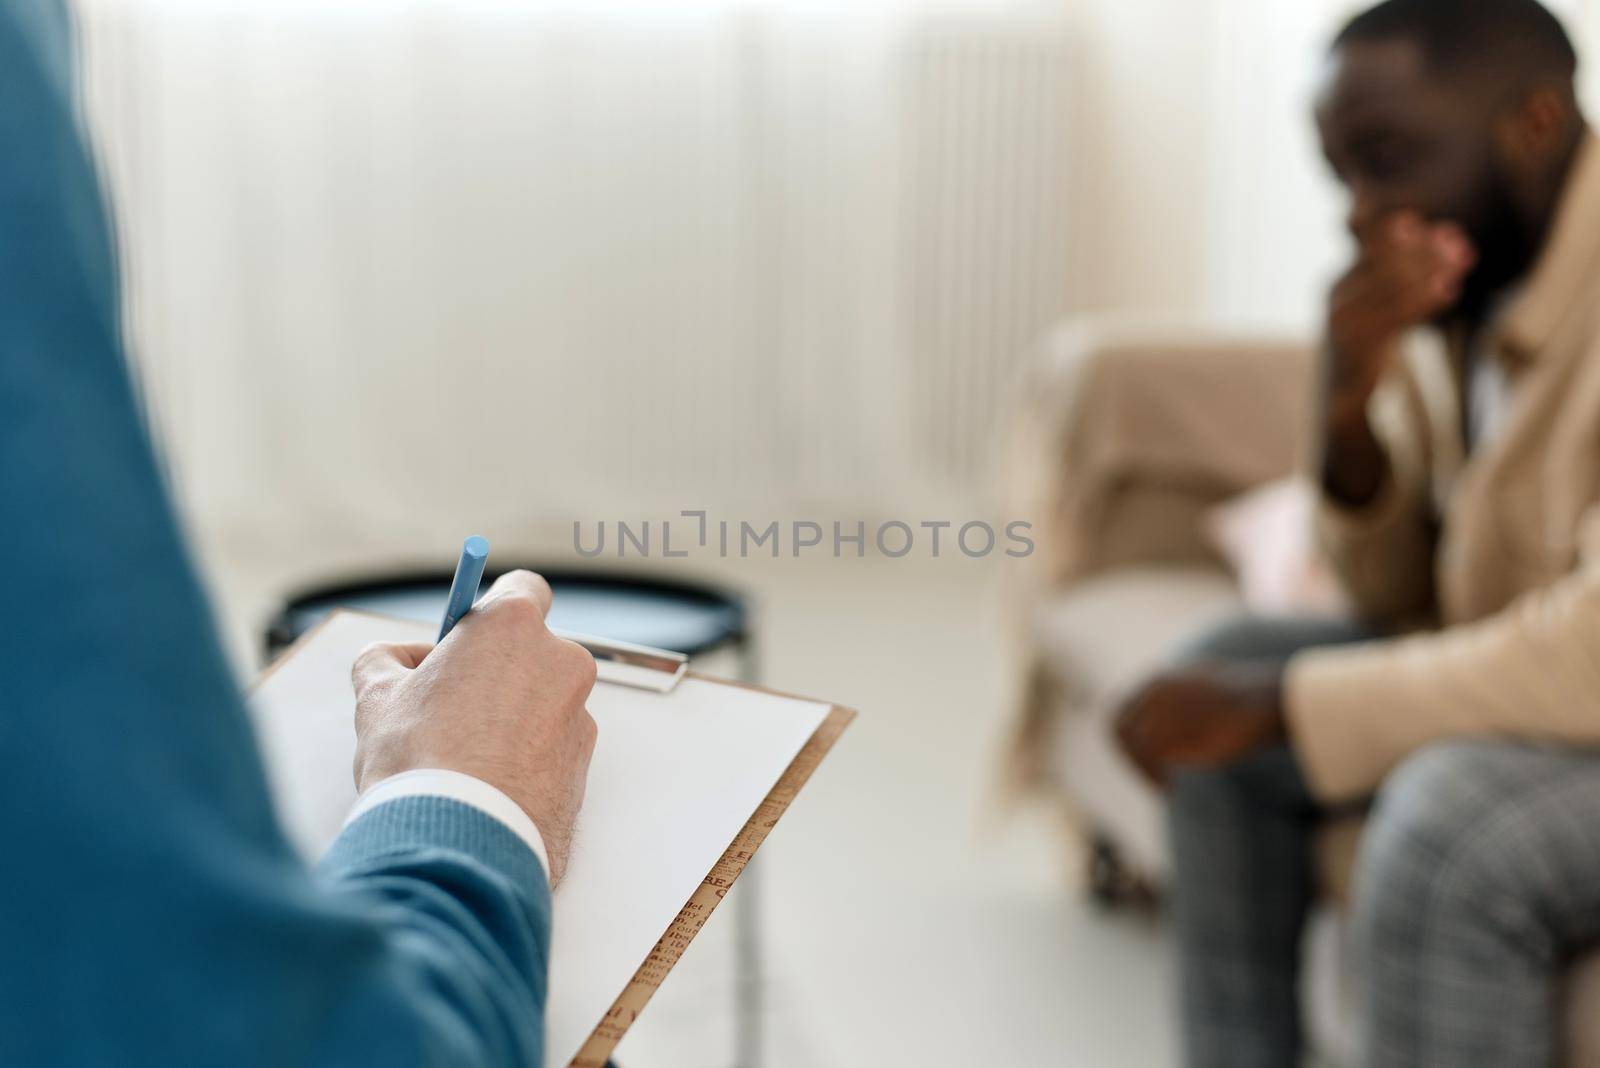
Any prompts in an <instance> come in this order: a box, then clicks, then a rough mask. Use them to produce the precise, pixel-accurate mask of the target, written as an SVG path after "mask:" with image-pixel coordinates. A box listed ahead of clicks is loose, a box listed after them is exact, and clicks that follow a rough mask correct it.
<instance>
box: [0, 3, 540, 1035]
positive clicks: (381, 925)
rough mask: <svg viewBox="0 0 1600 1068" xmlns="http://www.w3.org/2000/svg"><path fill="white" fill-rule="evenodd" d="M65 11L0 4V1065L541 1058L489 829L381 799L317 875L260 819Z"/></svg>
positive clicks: (252, 754)
mask: <svg viewBox="0 0 1600 1068" xmlns="http://www.w3.org/2000/svg"><path fill="white" fill-rule="evenodd" d="M70 32H71V26H70V23H69V22H68V20H67V17H66V15H65V13H64V10H63V8H62V6H61V4H60V3H59V2H57V0H0V149H3V150H0V591H3V596H0V604H3V605H4V606H5V609H6V626H5V630H4V634H3V635H0V757H3V761H4V768H5V774H3V775H0V838H3V840H4V842H5V848H6V854H5V857H6V859H5V862H4V877H3V878H0V947H4V948H3V950H0V1005H4V1006H5V1014H4V1015H5V1023H4V1026H0V1064H8V1065H9V1064H18V1065H21V1064H58V1065H68V1066H72V1065H90V1064H93V1065H100V1064H118V1065H176V1064H185V1065H187V1064H195V1065H210V1064H218V1065H221V1064H226V1065H238V1066H249V1065H274V1066H276V1065H289V1064H293V1065H322V1064H327V1065H362V1064H383V1065H410V1064H417V1065H423V1064H438V1065H446V1064H448V1065H469V1064H470V1065H496V1064H517V1065H526V1064H538V1063H539V1061H540V1032H541V1019H542V1011H543V1003H544V994H545V979H544V976H545V957H546V947H547V945H548V941H549V894H548V889H547V887H546V884H545V880H544V876H543V873H542V871H541V870H540V868H539V865H538V861H537V859H536V858H535V857H534V856H533V854H532V853H531V851H529V850H528V849H527V847H526V846H525V845H523V844H522V843H521V842H520V841H519V840H517V839H516V838H515V836H514V835H512V833H511V832H510V831H509V830H507V829H505V828H504V827H502V826H500V825H499V824H498V823H496V822H494V821H493V820H492V819H490V818H489V817H487V816H485V815H483V814H481V813H478V812H476V811H475V810H472V809H469V808H466V807H465V806H460V805H458V804H454V803H451V802H445V801H442V800H439V799H405V800H400V801H395V802H393V803H391V804H388V805H383V806H380V807H379V808H377V809H374V810H373V811H372V812H370V813H368V814H366V815H365V816H364V817H363V818H362V819H361V820H360V821H358V822H357V823H356V824H354V825H353V826H352V827H350V828H349V829H348V830H347V832H346V833H345V835H344V836H343V837H342V838H341V839H340V840H339V843H338V845H337V846H336V848H335V850H334V852H333V854H332V855H331V856H330V857H329V859H328V863H327V865H326V866H325V867H324V869H323V870H322V871H320V872H311V871H308V870H306V869H305V867H304V866H303V865H301V864H300V863H298V862H297V860H296V859H295V858H294V856H293V855H292V852H291V850H290V849H289V848H288V846H287V844H286V841H285V839H284V836H283V834H282V833H281V831H280V829H279V827H278V824H277V821H276V819H275V817H274V813H273V811H272V806H271V801H270V798H269V796H268V792H267V786H266V780H265V775H264V773H263V769H262V766H261V761H260V757H259V755H258V752H257V750H256V747H255V743H254V739H253V735H252V732H251V728H250V724H249V721H248V719H247V717H246V714H245V710H244V708H243V705H242V702H241V700H240V697H239V694H238V691H237V687H236V684H235V680H234V679H233V677H232V675H231V672H230V670H229V668H228V665H227V663H226V660H225V657H224V656H223V654H222V651H221V649H220V647H219V644H218V642H217V639H216V637H215V632H214V628H213V625H212V620H211V617H210V614H209V610H208V607H207V604H206V600H205V597H204V595H203V593H202V591H201V588H200V585H199V583H198V581H197V579H196V576H195V574H194V572H193V570H192V569H191V567H190V565H189V563H188V558H187V555H186V553H185V550H184V546H183V543H182V540H181V537H180V534H179V530H178V527H177V524H176V522H175V520H174V518H173V514H172V510H171V508H170V506H169V505H168V503H167V500H166V497H165V494H164V488H163V485H162V482H161V479H160V477H159V475H158V471H157V466H156V462H155V459H154V456H153V454H152V451H151V448H150V445H149V442H148V440H147V436H146V433H145V428H144V426H143V424H142V421H141V419H140V416H139V414H138V408H137V406H136V404H135V400H134V396H133V390H132V388H131V385H130V380H129V375H128V371H127V368H126V366H125V362H124V358H123V351H122V342H121V338H120V335H119V330H118V326H117V324H118V321H119V315H118V310H117V302H116V269H115V259H114V256H113V248H114V243H113V241H112V239H111V235H110V232H109V229H108V223H107V216H106V213H105V212H104V211H103V210H102V205H101V199H100V189H99V185H98V182H97V180H96V175H95V171H94V169H93V166H92V163H91V159H90V157H89V154H88V153H87V151H86V149H85V147H84V143H83V139H82V137H81V136H80V134H79V130H78V125H77V123H78V119H77V115H76V109H75V105H74V102H73V94H72V92H71V50H70V47H69V46H70ZM154 355H155V356H156V358H158V359H159V353H157V354H154Z"/></svg>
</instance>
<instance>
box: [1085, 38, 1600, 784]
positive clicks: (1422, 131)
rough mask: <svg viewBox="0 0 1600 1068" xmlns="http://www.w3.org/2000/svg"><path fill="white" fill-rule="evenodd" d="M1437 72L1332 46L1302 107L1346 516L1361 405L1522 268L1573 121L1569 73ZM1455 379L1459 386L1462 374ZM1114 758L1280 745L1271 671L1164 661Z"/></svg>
mask: <svg viewBox="0 0 1600 1068" xmlns="http://www.w3.org/2000/svg"><path fill="white" fill-rule="evenodd" d="M1502 73H1503V76H1500V77H1494V76H1485V75H1484V72H1483V71H1482V69H1481V68H1480V69H1479V70H1478V71H1477V72H1476V74H1475V75H1471V76H1469V75H1464V74H1451V73H1449V72H1442V71H1438V70H1433V69H1430V67H1429V64H1428V62H1427V59H1426V57H1425V55H1424V54H1423V52H1422V50H1421V48H1420V47H1419V46H1418V45H1416V44H1414V43H1413V42H1411V41H1408V40H1404V39H1392V40H1371V41H1366V40H1358V41H1350V42H1347V43H1345V44H1344V45H1341V46H1340V47H1338V48H1337V49H1336V50H1335V51H1334V52H1333V53H1332V54H1331V55H1330V57H1329V64H1328V68H1327V71H1326V75H1325V78H1324V82H1323V88H1322V91H1321V93H1320V94H1319V96H1318V100H1317V106H1316V121H1317V130H1318V133H1319V135H1320V137H1321V140H1322V147H1323V153H1324V154H1325V155H1326V157H1327V159H1328V163H1329V164H1330V166H1331V167H1332V168H1333V171H1334V173H1335V175H1336V176H1337V177H1338V179H1339V181H1340V182H1341V184H1343V185H1344V187H1345V189H1346V190H1347V192H1348V193H1349V196H1350V210H1349V216H1348V224H1349V229H1350V233H1351V234H1352V236H1353V237H1354V238H1355V241H1356V245H1357V253H1356V258H1355V263H1354V264H1353V265H1352V266H1351V267H1350V268H1349V269H1348V270H1347V271H1346V272H1345V273H1344V275H1343V276H1342V277H1341V278H1340V279H1339V280H1338V282H1336V283H1335V284H1334V286H1333V289H1332V292H1331V293H1330V294H1329V297H1328V310H1327V324H1326V357H1325V360H1324V381H1323V390H1322V397H1321V405H1320V413H1319V418H1320V420H1321V427H1322V430H1323V433H1322V438H1321V440H1322V441H1323V442H1324V443H1325V444H1324V454H1323V457H1322V464H1321V472H1320V473H1321V478H1322V482H1323V486H1324V489H1325V490H1326V492H1327V493H1328V495H1329V496H1330V497H1332V498H1333V499H1334V500H1335V501H1337V502H1339V503H1341V504H1343V505H1344V506H1346V507H1348V508H1351V509H1355V510H1359V509H1361V508H1362V507H1364V506H1367V505H1370V504H1372V503H1373V502H1374V501H1375V500H1376V499H1377V498H1378V497H1379V495H1380V494H1381V493H1382V491H1383V489H1384V486H1385V483H1386V482H1387V480H1388V478H1389V470H1388V461H1387V459H1386V457H1385V454H1384V452H1383V449H1382V447H1381V446H1380V445H1379V443H1378V439H1377V437H1376V436H1375V434H1374V433H1373V429H1372V426H1371V424H1370V423H1369V422H1368V418H1367V407H1368V404H1367V402H1368V400H1369V399H1370V398H1371V396H1372V393H1373V391H1374V389H1375V388H1376V387H1377V385H1378V383H1379V381H1380V379H1381V378H1382V377H1383V375H1384V373H1385V371H1386V370H1387V368H1388V363H1389V361H1390V360H1391V359H1392V358H1393V354H1394V353H1395V351H1396V342H1397V341H1398V340H1399V338H1400V337H1401V335H1403V334H1404V333H1405V332H1406V331H1407V330H1409V329H1411V328H1413V327H1416V326H1420V325H1424V324H1428V323H1433V324H1435V325H1438V326H1441V327H1443V328H1446V329H1449V330H1458V331H1465V332H1466V334H1467V336H1471V335H1473V334H1474V333H1476V332H1477V331H1479V330H1481V328H1482V327H1483V326H1484V323H1485V319H1486V317H1487V315H1488V313H1489V311H1490V310H1491V309H1492V307H1493V305H1494V303H1495V300H1496V298H1497V297H1499V296H1500V295H1501V294H1502V293H1504V292H1505V290H1506V289H1507V288H1508V287H1509V286H1511V285H1512V284H1514V283H1515V282H1516V281H1517V280H1519V279H1520V278H1521V277H1522V276H1523V275H1524V274H1526V273H1527V271H1528V270H1529V268H1530V267H1531V266H1532V264H1533V261H1534V258H1535V256H1536V255H1537V254H1538V251H1539V249H1540V247H1541V246H1542V244H1543V242H1544V239H1545V236H1546V234H1547V232H1548V231H1549V228H1550V224H1551V221H1552V218H1553V216H1554V214H1555V209H1556V202H1557V199H1558V197H1559V195H1560V192H1561V187H1562V184H1563V182H1564V180H1565V178H1566V175H1567V173H1568V171H1569V170H1570V168H1571V165H1572V162H1573V159H1574V157H1575V156H1576V154H1577V150H1578V146H1579V145H1580V144H1581V142H1582V138H1583V133H1584V125H1583V120H1582V118H1581V116H1580V114H1579V111H1578V108H1577V104H1576V102H1575V100H1574V99H1573V93H1572V86H1571V80H1570V78H1566V77H1557V76H1554V75H1552V76H1551V77H1550V78H1549V79H1541V78H1533V79H1529V78H1527V77H1516V76H1513V75H1512V74H1510V73H1509V72H1502ZM1462 380H1463V381H1465V375H1463V376H1462ZM1117 734H1118V737H1119V739H1120V741H1121V743H1122V746H1123V749H1124V750H1125V751H1126V752H1127V754H1128V755H1129V757H1130V758H1131V759H1132V760H1133V761H1134V763H1135V764H1136V765H1138V767H1139V768H1140V769H1141V770H1142V771H1143V772H1144V773H1145V774H1146V775H1147V776H1148V777H1149V778H1150V779H1151V780H1152V781H1154V782H1155V783H1157V784H1158V785H1162V784H1165V782H1166V780H1167V778H1168V776H1169V775H1170V774H1171V773H1172V772H1173V771H1175V770H1177V769H1180V768H1183V767H1210V766H1217V765H1220V764H1225V763H1228V762H1230V761H1232V760H1235V759H1237V758H1239V757H1241V756H1244V755H1246V754H1248V753H1250V752H1252V751H1254V750H1256V749H1259V748H1262V747H1265V746H1269V745H1274V744H1281V743H1283V742H1285V741H1286V740H1287V726H1286V722H1285V716H1284V708H1283V668H1282V665H1281V664H1264V663H1260V662H1244V661H1234V662H1230V661H1205V662H1199V663H1192V664H1184V665H1181V666H1177V667H1174V668H1171V669H1169V670H1167V671H1165V672H1163V673H1161V674H1159V675H1157V676H1156V677H1155V678H1153V679H1152V680H1150V681H1149V682H1147V683H1146V684H1145V685H1144V686H1143V687H1142V688H1141V689H1140V690H1139V691H1137V692H1136V693H1135V694H1133V695H1132V697H1130V698H1129V699H1128V701H1127V702H1126V703H1125V704H1124V705H1123V708H1122V711H1121V712H1120V714H1119V716H1118V720H1117Z"/></svg>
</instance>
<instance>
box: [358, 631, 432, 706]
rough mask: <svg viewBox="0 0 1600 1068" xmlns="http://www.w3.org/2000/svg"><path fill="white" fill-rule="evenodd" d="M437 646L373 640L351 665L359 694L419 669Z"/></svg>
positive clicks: (422, 643)
mask: <svg viewBox="0 0 1600 1068" xmlns="http://www.w3.org/2000/svg"><path fill="white" fill-rule="evenodd" d="M432 649H433V646H432V645H431V644H429V643H428V642H373V643H372V644H371V645H369V646H367V647H366V648H365V649H363V650H361V655H359V656H357V657H356V662H355V663H354V664H353V665H351V668H350V683H351V685H352V686H354V687H355V691H356V693H358V694H359V693H361V692H362V691H363V690H366V689H367V688H368V687H371V686H375V685H377V684H378V683H382V682H388V681H392V680H394V679H398V678H400V677H402V676H404V675H405V674H406V673H407V672H409V671H413V670H415V669H416V667H417V665H418V664H420V663H422V658H423V657H425V656H427V655H428V653H429V651H430V650H432Z"/></svg>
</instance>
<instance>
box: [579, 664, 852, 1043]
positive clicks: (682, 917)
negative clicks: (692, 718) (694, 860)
mask: <svg viewBox="0 0 1600 1068" xmlns="http://www.w3.org/2000/svg"><path fill="white" fill-rule="evenodd" d="M690 674H691V675H693V676H694V677H695V678H700V679H706V676H703V675H699V674H696V673H694V672H691V673H690ZM707 681H712V682H717V683H719V684H721V685H725V686H735V687H738V688H740V689H744V690H755V691H757V692H759V693H770V694H776V695H778V696H781V697H791V696H793V695H791V694H780V693H779V692H778V691H777V690H769V689H766V688H765V687H761V686H752V685H750V684H748V683H740V682H730V681H727V680H723V679H708V680H707ZM796 699H797V700H809V698H796ZM855 718H856V713H855V710H854V709H852V708H845V707H844V706H842V705H833V706H832V707H831V708H829V710H828V714H827V716H826V717H824V718H823V720H822V722H821V723H820V724H818V726H817V729H816V730H815V731H813V732H812V733H811V737H810V738H808V739H806V743H805V744H804V745H802V746H801V747H800V751H799V752H798V753H796V754H795V756H794V759H793V760H791V761H790V762H789V766H788V767H787V768H785V769H784V772H783V774H782V775H780V776H778V781H777V782H776V783H775V784H773V787H772V789H771V790H770V791H768V793H767V796H766V797H765V798H763V799H762V801H761V804H759V805H757V806H756V810H755V812H754V813H753V814H752V815H751V817H750V818H749V819H748V820H746V821H745V825H744V826H743V827H742V828H741V829H740V830H739V833H738V834H736V835H734V838H733V842H732V843H731V844H730V845H729V846H728V848H727V849H726V850H725V851H724V852H723V854H722V856H721V858H720V859H718V861H717V862H716V863H715V864H714V865H712V867H711V871H710V872H708V873H707V874H706V877H705V878H704V879H703V880H701V882H700V885H699V886H697V887H695V891H694V893H693V894H692V895H691V896H690V898H689V900H688V901H687V902H686V903H685V904H684V906H683V908H682V909H680V910H678V915H677V916H676V917H674V918H673V920H672V922H671V923H670V924H668V925H667V930H666V932H665V933H664V934H663V935H662V936H661V938H660V940H659V941H657V942H656V944H655V946H654V948H652V949H651V950H650V955H649V956H648V957H646V958H645V960H644V963H643V964H641V965H639V970H638V971H636V972H634V973H633V978H632V979H631V980H629V981H628V985H627V986H626V987H624V988H623V990H622V993H621V994H619V995H618V996H617V1000H616V1001H614V1002H613V1003H612V1005H611V1008H610V1009H609V1010H608V1011H607V1012H606V1014H605V1016H604V1017H603V1018H602V1019H601V1021H600V1024H599V1026H597V1027H596V1028H595V1029H594V1032H593V1033H592V1034H590V1036H589V1039H588V1041H586V1042H585V1043H584V1044H583V1047H582V1048H581V1049H579V1050H578V1054H577V1056H575V1057H574V1058H573V1059H572V1062H571V1064H570V1065H569V1066H568V1068H604V1066H605V1064H606V1061H607V1060H608V1059H609V1058H610V1056H611V1052H612V1051H613V1050H614V1049H616V1047H617V1043H618V1042H620V1041H622V1036H623V1035H625V1034H626V1033H627V1031H628V1028H629V1027H631V1026H632V1025H633V1021H634V1020H636V1019H638V1018H639V1014H640V1013H641V1012H643V1011H644V1007H645V1005H646V1004H648V1003H649V1001H650V998H651V996H652V995H654V994H655V992H656V990H657V988H658V987H660V986H661V984H662V983H663V982H665V981H666V978H667V975H668V973H670V972H671V971H672V968H673V966H674V965H675V964H677V963H678V960H679V958H681V957H682V956H683V952H684V950H686V949H688V948H689V943H690V942H692V941H694V937H695V935H697V934H699V933H700V929H701V928H702V927H704V926H705V923H706V920H707V919H709V918H710V916H711V913H712V912H714V911H715V910H716V907H717V906H718V905H719V904H721V903H722V899H723V897H724V896H726V895H727V893H728V891H729V889H731V888H732V886H733V884H734V881H735V880H736V879H738V877H739V874H740V873H741V872H743V871H744V869H745V865H747V864H749V863H750V859H751V858H752V857H754V856H755V853H756V850H757V849H760V848H761V843H762V842H764V841H766V839H767V835H768V834H770V833H771V831H772V828H773V827H775V826H776V825H777V823H778V820H779V819H780V818H781V817H782V816H783V814H784V813H785V812H787V811H788V810H789V805H790V803H791V802H793V801H794V799H795V797H796V796H797V795H798V794H799V793H800V790H801V788H802V787H804V786H805V784H806V782H807V781H808V780H809V779H810V778H811V773H812V772H814V771H816V770H817V767H818V765H820V764H821V763H822V758H823V757H825V756H827V755H828V751H829V750H830V749H832V748H833V743H834V742H836V741H838V740H839V736H840V735H841V734H843V733H844V729H845V728H846V727H848V726H849V725H850V722H851V720H853V719H855Z"/></svg>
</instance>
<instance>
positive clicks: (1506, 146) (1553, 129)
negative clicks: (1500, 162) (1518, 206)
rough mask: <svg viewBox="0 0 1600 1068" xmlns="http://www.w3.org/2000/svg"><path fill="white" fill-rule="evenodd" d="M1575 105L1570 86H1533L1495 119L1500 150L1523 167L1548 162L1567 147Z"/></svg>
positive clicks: (1536, 165)
mask: <svg viewBox="0 0 1600 1068" xmlns="http://www.w3.org/2000/svg"><path fill="white" fill-rule="evenodd" d="M1576 106H1577V105H1576V102H1575V101H1574V100H1573V97H1572V90H1571V88H1570V87H1568V86H1559V87H1558V86H1555V85H1541V86H1538V87H1536V88H1534V89H1532V90H1531V91H1529V92H1528V93H1527V94H1526V95H1524V96H1523V97H1522V99H1521V100H1519V101H1517V103H1515V104H1514V105H1512V106H1511V107H1510V108H1507V109H1506V111H1505V113H1504V114H1502V115H1501V116H1500V118H1499V120H1498V121H1497V122H1496V123H1495V140H1496V141H1498V142H1499V148H1500V151H1501V154H1502V155H1503V156H1504V157H1505V158H1507V159H1510V160H1513V161H1515V162H1516V164H1517V165H1518V166H1520V167H1530V166H1531V167H1538V166H1539V165H1540V164H1543V163H1546V162H1547V161H1549V160H1550V159H1551V158H1552V157H1554V156H1556V155H1558V154H1559V153H1560V152H1561V151H1562V150H1563V149H1564V148H1565V146H1566V143H1567V138H1568V135H1569V131H1570V130H1571V129H1572V120H1573V112H1574V110H1575V109H1576Z"/></svg>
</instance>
